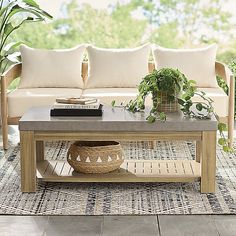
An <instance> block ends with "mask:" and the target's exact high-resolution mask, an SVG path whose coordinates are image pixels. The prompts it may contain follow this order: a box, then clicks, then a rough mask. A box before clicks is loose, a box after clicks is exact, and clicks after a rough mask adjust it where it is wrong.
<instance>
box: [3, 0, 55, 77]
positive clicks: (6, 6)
mask: <svg viewBox="0 0 236 236" xmlns="http://www.w3.org/2000/svg"><path fill="white" fill-rule="evenodd" d="M46 18H49V19H51V18H52V16H51V15H49V14H48V13H47V12H45V11H43V10H42V9H41V8H40V7H39V5H38V4H37V3H36V2H35V1H34V0H0V74H2V73H3V72H4V71H5V70H6V68H7V67H8V65H9V63H17V62H19V59H20V53H19V52H15V49H16V48H17V47H18V46H19V45H20V44H21V43H22V42H10V43H9V38H10V36H11V35H12V33H14V31H16V30H17V29H19V28H20V27H21V26H22V25H24V24H26V23H29V22H36V21H43V20H45V19H46Z"/></svg>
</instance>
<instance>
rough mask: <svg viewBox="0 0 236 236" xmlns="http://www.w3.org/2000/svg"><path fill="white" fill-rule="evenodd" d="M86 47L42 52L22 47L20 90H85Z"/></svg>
mask: <svg viewBox="0 0 236 236" xmlns="http://www.w3.org/2000/svg"><path fill="white" fill-rule="evenodd" d="M85 48H86V46H85V45H78V46H77V47H75V48H71V49H61V50H42V49H34V48H30V47H28V46H26V45H22V46H21V48H20V51H21V57H22V77H21V81H20V85H19V88H42V87H43V88H53V87H55V88H56V87H58V88H59V87H60V88H63V87H66V88H83V87H84V83H83V79H82V77H81V67H82V60H83V53H84V50H85Z"/></svg>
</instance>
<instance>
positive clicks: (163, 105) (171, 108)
mask: <svg viewBox="0 0 236 236" xmlns="http://www.w3.org/2000/svg"><path fill="white" fill-rule="evenodd" d="M157 96H158V100H159V101H160V103H159V104H158V107H157V111H159V112H176V111H179V104H178V100H177V99H174V101H169V99H168V97H167V93H166V92H159V93H158V95H157Z"/></svg>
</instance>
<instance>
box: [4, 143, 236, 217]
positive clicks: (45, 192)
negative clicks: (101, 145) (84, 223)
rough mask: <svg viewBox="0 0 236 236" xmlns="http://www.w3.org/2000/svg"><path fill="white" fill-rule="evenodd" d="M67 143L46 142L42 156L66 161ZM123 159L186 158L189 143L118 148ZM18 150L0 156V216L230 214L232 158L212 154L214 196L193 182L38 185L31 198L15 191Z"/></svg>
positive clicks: (234, 196)
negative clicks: (214, 161)
mask: <svg viewBox="0 0 236 236" xmlns="http://www.w3.org/2000/svg"><path fill="white" fill-rule="evenodd" d="M69 145H70V143H68V142H49V143H47V145H46V155H47V156H49V157H51V158H53V159H63V158H65V156H66V152H67V148H68V147H69ZM122 145H123V148H124V150H125V155H126V158H129V159H135V158H137V159H178V158H182V159H183V158H186V159H192V158H193V157H194V155H195V151H194V150H195V145H194V143H191V142H158V143H157V148H156V150H152V149H150V146H149V143H148V142H129V143H122ZM19 149H20V148H19V146H15V147H12V148H10V149H9V150H8V151H7V152H6V153H5V155H2V156H1V157H0V214H19V215H131V214H132V215H151V214H235V213H236V156H235V154H230V155H228V154H225V153H223V152H222V150H221V149H220V148H218V149H217V187H216V193H215V194H200V192H199V189H200V185H199V183H198V182H195V183H119V184H117V183H39V186H38V191H37V193H35V194H34V193H31V194H28V193H24V194H22V193H21V191H20V164H19Z"/></svg>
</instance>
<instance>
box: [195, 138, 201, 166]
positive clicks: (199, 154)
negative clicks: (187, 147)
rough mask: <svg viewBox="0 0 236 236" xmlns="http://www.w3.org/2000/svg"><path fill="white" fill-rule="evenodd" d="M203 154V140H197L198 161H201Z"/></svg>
mask: <svg viewBox="0 0 236 236" xmlns="http://www.w3.org/2000/svg"><path fill="white" fill-rule="evenodd" d="M201 155H202V142H201V141H196V162H198V163H200V162H201Z"/></svg>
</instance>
